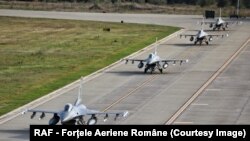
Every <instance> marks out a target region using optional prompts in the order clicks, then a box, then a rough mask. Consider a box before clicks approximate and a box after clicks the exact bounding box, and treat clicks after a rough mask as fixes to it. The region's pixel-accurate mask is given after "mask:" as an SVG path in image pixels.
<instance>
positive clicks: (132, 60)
mask: <svg viewBox="0 0 250 141" xmlns="http://www.w3.org/2000/svg"><path fill="white" fill-rule="evenodd" d="M124 60H125V61H126V64H127V63H128V61H131V62H132V64H133V63H134V62H146V60H145V59H124Z"/></svg>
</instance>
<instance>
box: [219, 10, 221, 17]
mask: <svg viewBox="0 0 250 141" xmlns="http://www.w3.org/2000/svg"><path fill="white" fill-rule="evenodd" d="M219 18H221V8H220V17H219Z"/></svg>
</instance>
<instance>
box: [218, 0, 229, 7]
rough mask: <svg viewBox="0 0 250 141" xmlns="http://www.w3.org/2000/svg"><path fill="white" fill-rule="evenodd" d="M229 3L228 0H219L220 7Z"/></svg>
mask: <svg viewBox="0 0 250 141" xmlns="http://www.w3.org/2000/svg"><path fill="white" fill-rule="evenodd" d="M227 4H228V0H218V2H217V6H218V7H225V6H227Z"/></svg>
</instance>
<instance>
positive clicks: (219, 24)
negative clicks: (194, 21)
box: [201, 9, 242, 30]
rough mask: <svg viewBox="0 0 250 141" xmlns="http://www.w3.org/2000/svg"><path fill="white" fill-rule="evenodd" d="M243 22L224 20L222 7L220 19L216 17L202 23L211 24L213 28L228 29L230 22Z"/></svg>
mask: <svg viewBox="0 0 250 141" xmlns="http://www.w3.org/2000/svg"><path fill="white" fill-rule="evenodd" d="M241 23H242V22H239V21H224V20H223V19H222V18H221V9H220V16H219V17H218V19H216V20H215V21H205V22H204V21H202V22H201V24H209V27H210V28H213V30H216V29H217V30H220V29H223V30H226V28H228V25H229V24H241Z"/></svg>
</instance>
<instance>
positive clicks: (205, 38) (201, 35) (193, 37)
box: [180, 29, 228, 45]
mask: <svg viewBox="0 0 250 141" xmlns="http://www.w3.org/2000/svg"><path fill="white" fill-rule="evenodd" d="M182 36H184V37H185V38H186V37H187V36H190V41H191V42H192V41H194V44H195V45H196V44H197V43H199V44H200V45H201V44H202V43H203V42H205V43H206V44H207V45H208V44H209V42H211V41H212V40H213V37H219V36H221V37H222V38H223V37H225V36H226V37H227V36H228V34H225V35H224V34H221V35H217V34H213V35H212V34H208V33H207V32H205V31H204V30H203V29H201V30H199V31H198V33H197V34H181V35H180V38H181V37H182Z"/></svg>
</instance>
